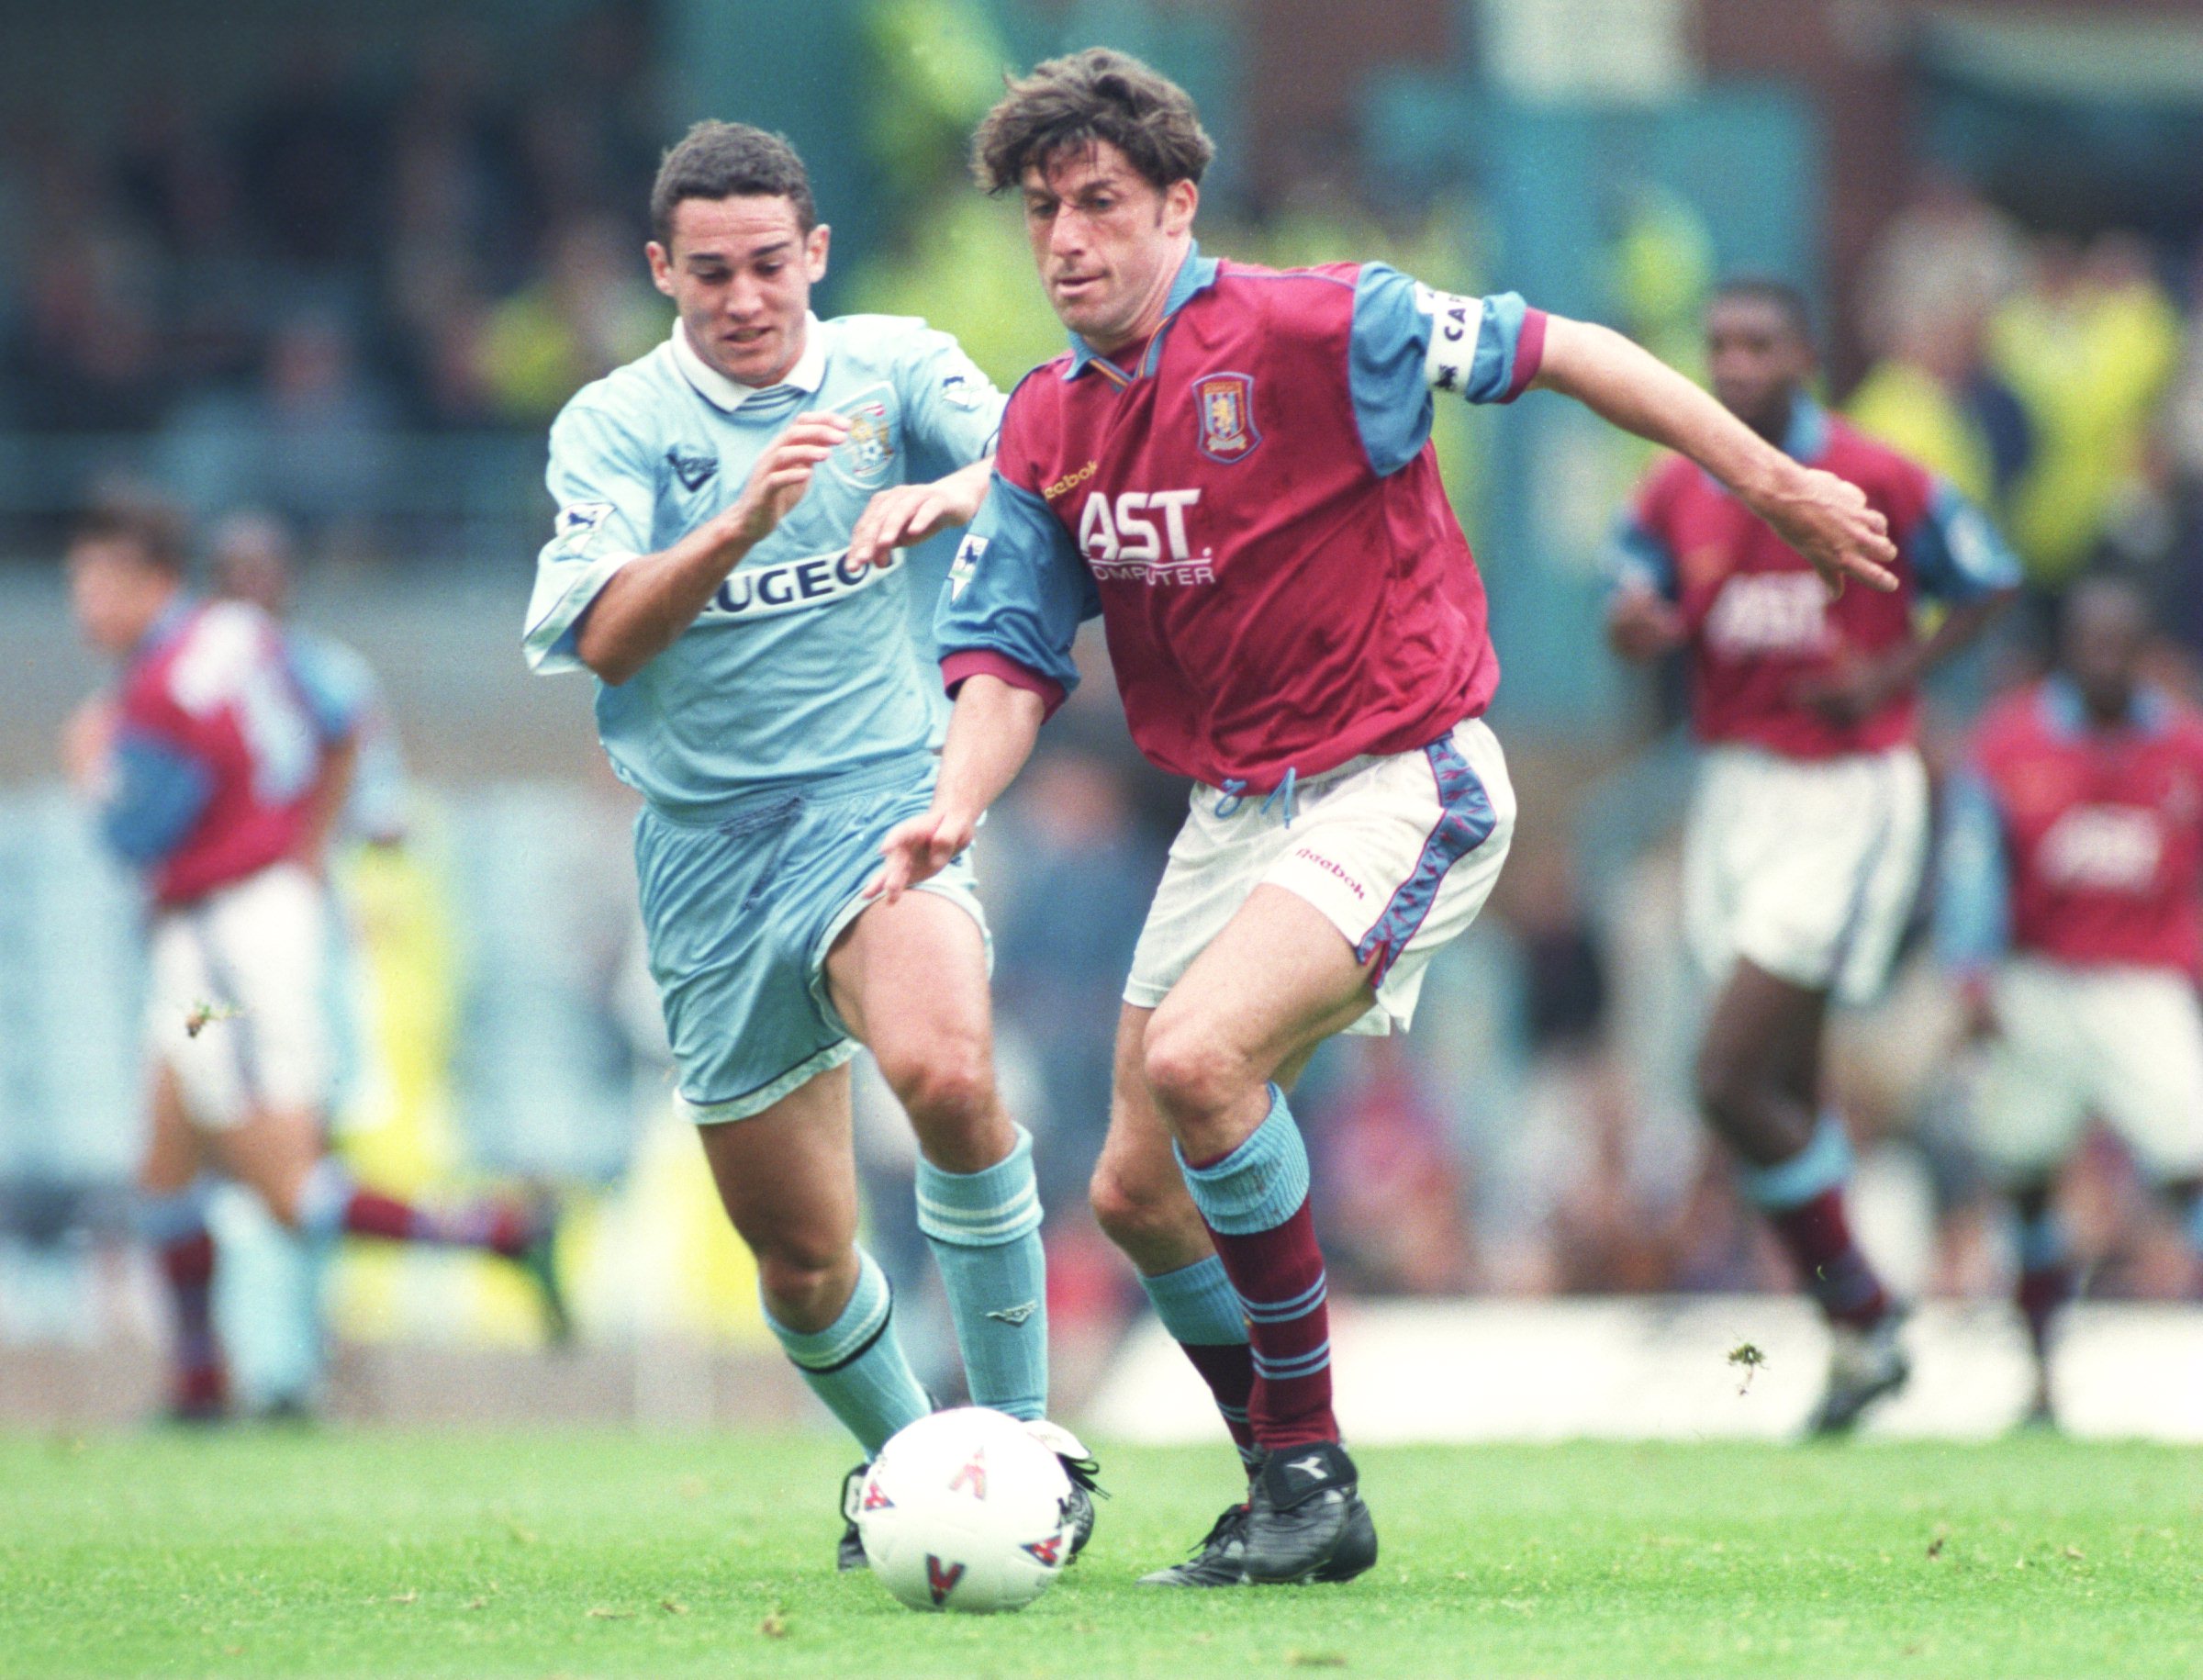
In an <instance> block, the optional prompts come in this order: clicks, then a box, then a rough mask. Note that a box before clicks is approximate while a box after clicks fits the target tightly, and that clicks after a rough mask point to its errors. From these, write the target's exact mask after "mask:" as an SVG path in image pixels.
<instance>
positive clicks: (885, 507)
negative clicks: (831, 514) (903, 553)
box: [849, 455, 994, 566]
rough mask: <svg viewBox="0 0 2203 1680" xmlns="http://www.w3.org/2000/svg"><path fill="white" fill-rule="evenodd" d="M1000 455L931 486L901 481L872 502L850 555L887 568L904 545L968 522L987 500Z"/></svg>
mask: <svg viewBox="0 0 2203 1680" xmlns="http://www.w3.org/2000/svg"><path fill="white" fill-rule="evenodd" d="M993 476H994V457H993V456H992V455H989V456H988V457H987V458H986V459H985V460H983V461H974V462H973V463H972V464H971V465H969V466H961V467H958V468H957V469H956V471H955V472H953V473H951V474H949V475H948V476H946V477H945V478H936V479H934V481H933V482H932V483H931V484H899V485H895V486H892V487H889V488H888V489H885V490H882V491H881V492H880V493H879V494H878V495H877V496H875V497H874V498H872V499H871V501H870V502H868V503H867V505H866V507H865V510H864V512H863V513H862V514H860V515H859V516H858V518H857V521H856V528H855V530H854V531H852V532H850V533H849V558H850V559H851V560H853V561H854V562H855V563H856V564H857V565H858V566H885V565H887V564H888V563H889V561H890V560H892V559H893V558H894V557H895V551H896V550H897V549H898V548H908V547H909V546H910V545H911V543H923V542H924V541H925V540H926V538H928V537H931V536H938V535H939V534H940V533H941V532H944V531H946V530H948V529H949V527H951V526H952V525H968V524H970V523H971V521H972V520H973V519H974V518H976V517H977V516H978V511H979V504H980V503H981V502H983V501H985V500H986V499H987V484H988V481H989V480H990V478H992V477H993Z"/></svg>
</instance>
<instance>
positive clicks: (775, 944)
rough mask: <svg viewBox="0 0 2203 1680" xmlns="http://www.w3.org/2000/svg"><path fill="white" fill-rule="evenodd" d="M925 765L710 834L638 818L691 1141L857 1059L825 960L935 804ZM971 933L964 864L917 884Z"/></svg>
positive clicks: (735, 811) (760, 812)
mask: <svg viewBox="0 0 2203 1680" xmlns="http://www.w3.org/2000/svg"><path fill="white" fill-rule="evenodd" d="M934 769H935V763H934V759H933V758H932V757H931V756H928V757H926V758H924V759H922V760H918V761H916V762H915V763H913V761H911V760H910V759H898V760H896V761H895V762H893V763H891V764H889V765H885V766H881V767H872V768H867V769H861V770H853V771H850V772H849V773H847V774H846V775H843V776H836V777H831V778H826V779H824V780H822V781H816V782H812V783H810V784H808V785H806V786H804V787H801V788H799V789H788V790H770V791H766V792H762V793H758V794H755V795H749V796H744V797H743V798H741V799H737V800H732V801H728V802H727V803H726V804H725V805H723V806H721V807H720V808H719V809H717V810H716V811H715V812H713V813H712V820H710V821H699V822H694V823H691V822H688V821H683V820H677V819H676V818H673V817H671V816H668V815H667V814H666V813H665V812H663V811H660V810H659V809H658V808H657V807H656V806H654V805H645V806H644V807H643V813H642V815H641V816H639V817H638V818H636V820H635V874H636V876H637V878H638V879H640V881H641V883H642V889H643V932H644V935H646V937H647V940H648V943H649V949H650V972H651V976H652V978H653V979H654V980H656V981H657V983H658V998H659V1001H660V1002H661V1003H662V1004H663V1005H664V1007H665V1031H666V1036H668V1037H669V1038H670V1039H671V1040H672V1043H673V1058H674V1065H675V1067H676V1069H677V1070H678V1072H679V1079H680V1096H681V1102H682V1104H683V1106H684V1107H685V1108H686V1109H687V1110H688V1117H689V1118H690V1119H692V1120H694V1121H695V1122H696V1123H697V1124H698V1125H699V1126H708V1125H711V1124H713V1123H715V1122H718V1121H721V1120H743V1119H747V1118H748V1117H749V1116H750V1115H752V1114H757V1113H760V1112H761V1111H763V1110H765V1109H766V1108H769V1107H770V1106H772V1104H773V1103H777V1102H778V1101H779V1100H780V1099H781V1098H782V1097H784V1096H786V1095H787V1094H788V1092H791V1091H793V1090H795V1089H796V1088H797V1087H798V1086H799V1085H801V1084H803V1083H804V1082H806V1081H809V1080H812V1079H815V1078H817V1077H818V1075H820V1074H822V1073H823V1072H825V1071H826V1070H828V1069H830V1068H838V1067H839V1066H841V1064H842V1063H844V1062H845V1061H847V1060H848V1059H849V1058H850V1057H852V1056H854V1055H855V1053H856V1046H855V1041H854V1040H853V1039H851V1037H850V1036H849V1028H848V1026H847V1025H846V1024H845V1023H844V1022H843V1020H842V1018H841V1016H840V1015H839V1014H837V1013H836V1012H835V1010H834V1008H833V1003H832V1002H831V1001H830V1000H829V998H828V996H827V991H826V953H827V952H828V951H829V950H831V949H832V948H833V942H834V940H835V939H836V938H838V937H839V936H840V935H841V932H842V930H843V929H844V928H845V927H847V926H848V925H849V924H850V923H852V922H854V921H855V920H856V918H857V916H858V914H859V913H862V912H863V911H864V910H865V908H866V907H867V905H868V904H869V903H870V902H871V901H870V900H868V899H866V898H864V897H863V896H861V895H862V892H863V889H864V887H865V884H866V883H867V881H869V880H871V879H872V878H873V877H874V876H875V875H877V874H878V872H879V868H880V855H879V845H880V842H881V841H882V840H884V839H885V838H886V837H887V834H888V831H889V829H890V828H892V827H894V826H895V824H896V823H900V822H902V821H903V820H904V819H906V818H908V817H914V816H917V815H918V814H919V813H920V812H923V811H924V810H925V809H926V807H927V806H928V805H929V804H930V803H931V802H932V800H933V794H934ZM918 890H920V891H922V892H934V893H938V894H940V895H941V896H942V897H943V898H945V899H948V900H950V901H952V902H955V903H956V904H958V905H960V906H961V907H962V908H963V909H964V910H965V911H966V912H967V913H968V914H969V915H970V917H971V919H972V920H973V921H974V922H976V923H978V928H979V934H980V937H981V938H982V939H984V940H986V941H987V960H988V965H989V967H990V969H991V968H992V966H993V960H994V947H993V941H992V939H991V937H990V935H989V934H988V929H987V917H986V913H985V912H984V911H982V910H981V909H980V907H979V901H978V895H977V893H976V892H975V891H974V888H973V881H972V874H971V859H970V854H969V853H966V854H965V855H964V856H962V857H958V858H957V859H956V861H955V862H954V863H952V864H951V865H949V867H948V868H945V869H944V870H943V871H942V872H941V873H940V874H938V875H936V876H934V878H933V879H931V880H929V881H926V882H924V883H923V884H922V885H921V886H920V887H919V888H918Z"/></svg>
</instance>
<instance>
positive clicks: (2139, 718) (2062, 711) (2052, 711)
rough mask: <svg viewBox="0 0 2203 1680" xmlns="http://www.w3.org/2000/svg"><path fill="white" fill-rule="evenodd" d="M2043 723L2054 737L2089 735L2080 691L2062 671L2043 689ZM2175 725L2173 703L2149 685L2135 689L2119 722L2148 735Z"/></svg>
mask: <svg viewBox="0 0 2203 1680" xmlns="http://www.w3.org/2000/svg"><path fill="white" fill-rule="evenodd" d="M2042 719H2043V722H2046V723H2048V724H2049V725H2050V730H2051V733H2052V734H2056V735H2063V736H2065V737H2067V738H2069V739H2070V738H2072V737H2074V736H2079V735H2085V734H2088V733H2089V731H2090V727H2091V726H2090V723H2089V719H2088V708H2087V707H2086V705H2085V704H2083V703H2082V700H2081V690H2080V689H2079V687H2078V686H2077V685H2075V683H2074V680H2073V678H2070V677H2068V676H2066V675H2065V674H2064V673H2063V671H2060V672H2059V673H2058V674H2057V675H2056V676H2054V677H2052V678H2050V679H2049V680H2048V681H2046V682H2045V683H2043V685H2042ZM2172 721H2173V702H2172V701H2171V700H2169V699H2167V698H2166V696H2165V694H2164V691H2163V690H2162V689H2157V688H2154V687H2153V686H2152V685H2150V684H2148V683H2137V684H2136V685H2135V687H2134V698H2133V700H2130V702H2129V703H2128V706H2127V715H2126V716H2125V717H2124V718H2123V719H2121V720H2120V722H2123V723H2124V724H2126V725H2127V726H2128V727H2130V728H2131V729H2135V730H2139V731H2140V732H2141V734H2145V735H2156V734H2163V733H2164V730H2165V729H2166V728H2167V727H2168V726H2169V725H2170V724H2171V722H2172Z"/></svg>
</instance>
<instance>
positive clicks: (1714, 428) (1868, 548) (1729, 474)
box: [1530, 315, 1897, 591]
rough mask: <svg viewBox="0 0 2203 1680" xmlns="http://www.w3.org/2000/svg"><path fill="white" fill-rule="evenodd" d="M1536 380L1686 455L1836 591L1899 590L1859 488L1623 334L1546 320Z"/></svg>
mask: <svg viewBox="0 0 2203 1680" xmlns="http://www.w3.org/2000/svg"><path fill="white" fill-rule="evenodd" d="M1530 383H1531V385H1532V386H1534V387H1535V388H1537V389H1539V390H1548V391H1558V392H1560V394H1561V395H1562V396H1564V397H1572V398H1575V399H1576V400H1577V401H1578V402H1581V403H1582V404H1583V405H1584V407H1586V408H1588V409H1591V410H1592V411H1593V412H1594V414H1597V415H1598V416H1599V417H1600V418H1601V419H1602V420H1608V421H1611V422H1612V423H1613V424H1615V425H1616V426H1619V427H1621V428H1622V429H1623V430H1624V431H1634V432H1635V433H1637V435H1638V437H1641V438H1649V439H1650V440H1651V441H1652V442H1655V443H1663V444H1665V445H1666V446H1667V447H1668V448H1670V449H1672V450H1675V451H1677V452H1679V453H1680V454H1685V455H1688V456H1689V457H1690V458H1691V459H1692V460H1694V461H1695V462H1697V463H1698V465H1700V466H1703V467H1704V468H1705V470H1706V471H1707V472H1709V473H1711V474H1713V476H1715V477H1717V478H1718V479H1719V480H1720V481H1721V482H1722V483H1723V484H1725V485H1727V486H1728V487H1729V488H1730V489H1732V490H1734V491H1735V492H1736V493H1737V497H1738V498H1739V500H1741V501H1742V502H1743V503H1744V505H1745V506H1746V507H1748V508H1750V510H1752V511H1753V512H1754V513H1756V514H1758V515H1759V517H1760V518H1761V519H1762V520H1764V521H1767V523H1768V524H1769V525H1771V526H1772V527H1773V529H1774V532H1775V534H1776V535H1777V536H1779V537H1781V538H1782V539H1783V541H1784V542H1785V543H1789V545H1790V546H1791V547H1792V548H1794V549H1795V550H1796V551H1797V552H1798V553H1799V554H1803V555H1804V556H1805V557H1806V560H1807V561H1809V562H1810V563H1811V564H1812V566H1813V569H1814V570H1815V571H1817V572H1818V573H1819V574H1820V576H1821V579H1822V581H1823V582H1825V583H1826V584H1827V585H1828V588H1829V589H1830V590H1831V591H1836V590H1840V589H1841V588H1842V587H1843V584H1844V581H1845V579H1847V578H1851V577H1856V578H1858V579H1859V580H1860V581H1861V582H1862V583H1864V584H1866V585H1868V586H1869V587H1870V588H1876V589H1894V588H1896V587H1897V579H1896V575H1895V573H1893V572H1892V571H1891V570H1890V569H1889V566H1890V562H1892V561H1893V560H1895V558H1896V557H1897V551H1896V548H1895V545H1894V544H1893V543H1891V542H1890V540H1889V525H1888V521H1886V520H1884V518H1883V517H1882V515H1881V514H1880V513H1878V512H1876V511H1875V510H1873V509H1872V508H1870V507H1868V506H1867V505H1866V495H1865V493H1864V492H1863V491H1862V490H1861V489H1860V488H1859V487H1858V486H1857V485H1854V484H1850V483H1847V482H1846V481H1844V480H1843V479H1841V478H1839V477H1837V476H1835V475H1834V474H1833V473H1824V472H1821V471H1819V470H1817V468H1813V467H1808V466H1802V465H1799V464H1798V463H1797V462H1795V461H1793V460H1792V459H1791V458H1790V457H1789V456H1788V455H1785V454H1783V452H1782V451H1781V450H1779V449H1777V448H1775V447H1774V445H1773V444H1772V443H1770V442H1767V441H1766V440H1765V439H1764V438H1762V437H1761V436H1760V435H1759V434H1758V433H1757V432H1755V431H1752V430H1751V428H1750V427H1749V426H1747V425H1746V424H1745V423H1744V422H1743V421H1742V420H1739V419H1738V418H1737V417H1736V416H1735V415H1733V414H1731V413H1730V412H1729V411H1728V409H1725V408H1723V407H1722V406H1721V405H1720V403H1718V402H1717V401H1716V400H1715V399H1714V398H1713V397H1712V396H1710V395H1709V394H1708V393H1706V392H1705V391H1704V390H1701V389H1700V388H1699V387H1698V386H1695V385H1694V384H1693V383H1692V382H1691V381H1690V380H1688V379H1686V378H1684V377H1683V375H1681V374H1679V373H1677V372H1676V371H1675V370H1674V369H1673V368H1672V367H1670V366H1669V365H1668V364H1666V363H1664V362H1662V361H1661V360H1660V358H1659V357H1657V356H1655V355H1653V354H1651V353H1649V351H1646V350H1644V349H1643V348H1641V347H1640V346H1638V345H1637V344H1634V343H1632V342H1630V341H1629V340H1627V339H1626V338H1624V337H1623V336H1622V335H1621V334H1620V333H1618V332H1615V331H1613V330H1609V329H1607V328H1605V327H1601V326H1596V325H1594V324H1593V323H1592V322H1589V321H1580V320H1570V319H1567V318H1566V317H1564V316H1559V315H1554V316H1549V317H1548V318H1547V321H1546V332H1545V352H1544V357H1543V360H1542V361H1541V362H1540V363H1539V364H1538V373H1537V375H1536V376H1535V377H1534V378H1533V379H1532V380H1531V381H1530Z"/></svg>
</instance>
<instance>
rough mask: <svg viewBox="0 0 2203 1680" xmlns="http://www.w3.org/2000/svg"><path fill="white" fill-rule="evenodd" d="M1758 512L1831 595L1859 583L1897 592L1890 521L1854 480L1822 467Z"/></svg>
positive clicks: (1788, 484) (1793, 481) (1792, 481)
mask: <svg viewBox="0 0 2203 1680" xmlns="http://www.w3.org/2000/svg"><path fill="white" fill-rule="evenodd" d="M1753 511H1754V512H1756V513H1757V514H1759V516H1760V517H1761V519H1763V520H1765V521H1767V522H1768V524H1770V525H1772V526H1773V527H1774V530H1775V532H1776V534H1777V535H1779V536H1780V537H1781V538H1782V539H1783V541H1784V542H1785V543H1789V544H1790V546H1791V547H1792V548H1794V549H1795V550H1796V551H1797V552H1798V553H1799V554H1803V555H1804V556H1805V557H1806V560H1807V561H1809V562H1810V563H1811V564H1812V566H1813V569H1814V570H1815V571H1817V572H1818V573H1819V574H1820V579H1821V581H1822V582H1823V583H1825V584H1827V585H1828V592H1829V593H1830V594H1831V595H1840V594H1841V593H1842V592H1843V586H1844V582H1845V580H1846V579H1847V578H1851V577H1856V578H1858V579H1859V581H1860V582H1862V583H1863V584H1865V585H1866V586H1867V587H1868V588H1873V589H1883V590H1888V589H1894V588H1896V587H1897V576H1896V574H1895V572H1893V571H1891V570H1890V569H1889V568H1890V566H1891V563H1892V562H1894V561H1895V559H1896V557H1897V547H1896V544H1895V543H1892V542H1891V541H1890V540H1889V521H1887V520H1886V519H1884V517H1883V516H1882V514H1881V513H1880V512H1879V511H1878V510H1875V509H1873V508H1871V507H1869V506H1868V505H1867V501H1866V492H1865V491H1863V490H1862V489H1861V488H1860V487H1858V486H1857V485H1855V484H1853V483H1851V481H1850V480H1849V479H1845V478H1839V477H1837V476H1836V475H1835V474H1833V473H1824V472H1822V471H1821V470H1820V469H1819V468H1817V467H1806V468H1804V469H1803V470H1801V471H1800V472H1798V473H1797V474H1796V475H1795V476H1792V477H1790V478H1788V479H1787V480H1786V481H1785V483H1784V486H1783V487H1782V488H1781V489H1780V490H1778V491H1777V492H1775V493H1774V494H1773V495H1772V496H1770V497H1768V498H1765V499H1764V500H1763V501H1762V502H1761V504H1760V505H1758V506H1756V507H1755V508H1754V509H1753Z"/></svg>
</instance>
